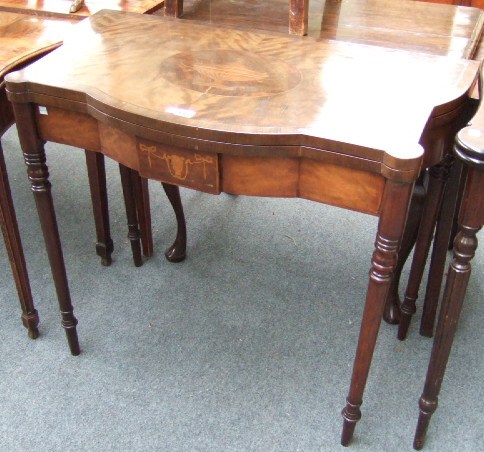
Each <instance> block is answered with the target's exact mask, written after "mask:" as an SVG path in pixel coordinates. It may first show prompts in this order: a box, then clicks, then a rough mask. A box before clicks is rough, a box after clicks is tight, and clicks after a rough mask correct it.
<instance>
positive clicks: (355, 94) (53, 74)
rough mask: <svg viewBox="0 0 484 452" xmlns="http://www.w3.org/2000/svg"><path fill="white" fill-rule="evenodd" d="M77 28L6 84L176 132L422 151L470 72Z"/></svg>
mask: <svg viewBox="0 0 484 452" xmlns="http://www.w3.org/2000/svg"><path fill="white" fill-rule="evenodd" d="M73 28H74V30H73V33H71V34H70V35H69V37H68V38H66V39H65V41H64V42H65V44H64V45H63V46H62V47H61V48H59V49H57V50H56V51H54V52H53V53H51V54H50V55H48V56H47V57H45V58H43V59H42V60H41V61H38V62H36V63H34V64H33V65H31V66H29V67H28V68H26V69H24V70H23V71H21V72H17V73H13V74H9V75H8V76H7V80H8V81H9V82H11V83H7V89H8V90H9V91H12V93H19V95H20V93H24V91H25V94H21V95H22V99H25V100H29V101H33V102H37V103H42V101H44V102H45V101H47V99H46V98H45V96H44V95H47V96H52V97H55V98H56V99H58V101H56V102H57V105H58V106H59V105H62V104H66V103H69V105H72V104H73V103H75V104H76V105H77V107H75V108H76V109H77V111H83V112H87V113H89V114H93V115H104V116H106V115H109V116H111V117H116V118H118V119H119V118H122V119H123V121H127V122H129V123H132V124H138V125H143V126H146V127H151V128H153V129H156V130H161V131H163V132H164V133H167V134H172V135H176V136H183V137H193V138H196V139H202V140H203V139H208V140H211V141H214V142H219V143H220V142H226V143H235V144H238V145H252V146H264V145H271V146H281V147H284V146H289V145H292V146H309V147H314V148H318V149H324V148H326V149H332V150H337V151H338V152H343V153H345V152H347V153H351V154H352V155H354V156H359V157H361V158H366V159H372V160H381V159H382V158H383V156H384V154H388V155H391V156H393V157H396V158H397V159H402V160H415V159H419V158H420V156H421V154H422V151H421V149H420V146H419V145H418V142H419V139H420V136H421V134H422V131H423V130H424V127H425V125H426V123H427V121H428V118H429V117H430V116H432V115H433V116H437V115H440V114H444V113H446V112H449V111H451V110H453V109H454V108H455V107H456V105H458V104H460V103H461V101H462V99H463V98H464V97H466V96H467V95H468V92H469V90H470V89H471V87H472V85H473V83H474V80H475V77H476V73H477V70H478V64H477V63H476V62H473V61H467V60H452V59H449V58H443V57H436V56H431V55H425V54H412V53H408V52H403V51H395V50H391V49H383V48H378V47H372V46H362V45H357V44H350V43H342V42H335V41H325V40H314V39H312V38H302V39H301V38H297V37H291V36H288V35H280V34H264V33H250V32H245V31H240V30H229V29H220V28H215V27H210V26H203V25H198V24H194V23H190V22H188V21H183V20H170V19H163V18H159V17H153V16H143V15H135V14H123V13H118V12H114V11H102V12H100V13H98V14H96V15H94V16H91V17H90V18H89V19H86V20H85V21H83V22H81V23H80V24H78V25H76V26H75V27H73ZM133 62H135V63H133ZM25 100H23V101H25ZM338 143H341V144H344V146H340V147H339V148H338Z"/></svg>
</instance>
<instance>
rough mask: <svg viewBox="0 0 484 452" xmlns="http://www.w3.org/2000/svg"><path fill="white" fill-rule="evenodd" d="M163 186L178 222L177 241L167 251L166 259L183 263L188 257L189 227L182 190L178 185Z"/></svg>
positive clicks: (163, 184)
mask: <svg viewBox="0 0 484 452" xmlns="http://www.w3.org/2000/svg"><path fill="white" fill-rule="evenodd" d="M162 186H163V189H164V190H165V193H166V196H167V197H168V200H169V201H170V204H171V206H172V207H173V210H174V212H175V216H176V222H177V232H176V238H175V241H174V242H173V244H172V245H171V246H170V247H169V248H167V249H166V251H165V257H166V258H167V260H168V261H170V262H181V261H182V260H184V259H185V257H186V251H187V226H186V222H185V214H184V213H183V204H182V202H181V198H180V189H179V188H178V187H177V186H176V185H170V184H165V183H162Z"/></svg>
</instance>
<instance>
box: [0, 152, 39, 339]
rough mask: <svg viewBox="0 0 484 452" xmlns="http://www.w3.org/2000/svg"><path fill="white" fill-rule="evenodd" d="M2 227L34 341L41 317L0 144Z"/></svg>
mask: <svg viewBox="0 0 484 452" xmlns="http://www.w3.org/2000/svg"><path fill="white" fill-rule="evenodd" d="M0 225H1V227H2V233H3V238H4V241H5V247H6V249H7V253H8V258H9V260H10V266H11V267H12V274H13V278H14V280H15V285H16V287H17V293H18V297H19V301H20V306H21V308H22V323H23V324H24V326H25V327H26V328H27V331H28V335H29V337H31V338H32V339H36V338H37V337H38V336H39V330H38V327H37V326H38V324H39V315H38V313H37V310H36V309H35V307H34V302H33V299H32V292H31V290H30V283H29V277H28V273H27V265H26V263H25V257H24V253H23V249H22V242H21V241H20V234H19V230H18V225H17V218H16V216H15V210H14V207H13V201H12V194H11V192H10V186H9V183H8V176H7V169H6V167H5V161H4V158H3V149H2V146H1V144H0Z"/></svg>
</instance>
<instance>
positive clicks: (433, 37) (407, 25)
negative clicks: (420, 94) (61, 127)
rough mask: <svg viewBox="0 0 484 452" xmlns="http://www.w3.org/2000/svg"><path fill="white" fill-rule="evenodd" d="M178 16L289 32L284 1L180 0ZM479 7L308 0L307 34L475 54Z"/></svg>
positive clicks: (396, 0)
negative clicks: (179, 13)
mask: <svg viewBox="0 0 484 452" xmlns="http://www.w3.org/2000/svg"><path fill="white" fill-rule="evenodd" d="M183 3H184V5H183V10H184V14H183V17H182V19H186V20H191V19H193V20H201V21H204V22H210V23H212V24H214V25H218V26H220V25H225V26H228V27H235V28H241V27H244V28H246V29H257V30H267V31H276V32H281V33H287V29H288V17H287V3H288V2H287V0H251V2H250V7H248V6H247V1H246V0H230V1H226V0H184V2H183ZM482 22H483V12H482V11H481V10H479V9H477V8H468V7H458V6H453V5H440V4H436V3H423V2H419V1H405V0H310V1H309V29H308V30H309V31H308V34H309V36H313V37H321V38H325V39H337V40H340V41H348V42H355V43H360V44H372V45H378V46H383V47H392V48H399V49H404V50H411V51H419V52H426V53H431V54H433V55H448V56H453V57H457V58H461V57H464V58H473V54H474V52H475V50H476V45H477V43H478V41H479V39H480V35H481V31H482Z"/></svg>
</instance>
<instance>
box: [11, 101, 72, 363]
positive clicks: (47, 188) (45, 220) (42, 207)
mask: <svg viewBox="0 0 484 452" xmlns="http://www.w3.org/2000/svg"><path fill="white" fill-rule="evenodd" d="M13 107H14V113H15V120H16V122H17V131H18V134H19V139H20V145H21V147H22V150H23V153H24V160H25V163H26V165H27V174H28V177H29V180H30V183H31V189H32V192H33V194H34V199H35V203H36V206H37V212H38V214H39V220H40V225H41V227H42V232H43V235H44V241H45V245H46V250H47V255H48V258H49V263H50V267H51V270H52V276H53V279H54V285H55V288H56V293H57V299H58V301H59V308H60V312H61V324H62V326H63V328H64V330H65V332H66V336H67V342H68V344H69V348H70V351H71V353H72V354H73V355H78V354H79V353H80V348H79V340H78V337H77V329H76V325H77V319H76V318H75V317H74V308H73V306H72V303H71V296H70V292H69V285H68V282H67V274H66V269H65V264H64V257H63V254H62V247H61V242H60V237H59V230H58V228H57V220H56V216H55V211H54V203H53V201H52V194H51V185H50V182H49V171H48V168H47V165H46V157H45V150H44V146H43V143H42V141H41V140H40V138H39V137H38V136H37V131H36V127H35V118H34V111H33V108H32V105H31V104H27V103H25V104H17V103H15V104H13Z"/></svg>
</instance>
